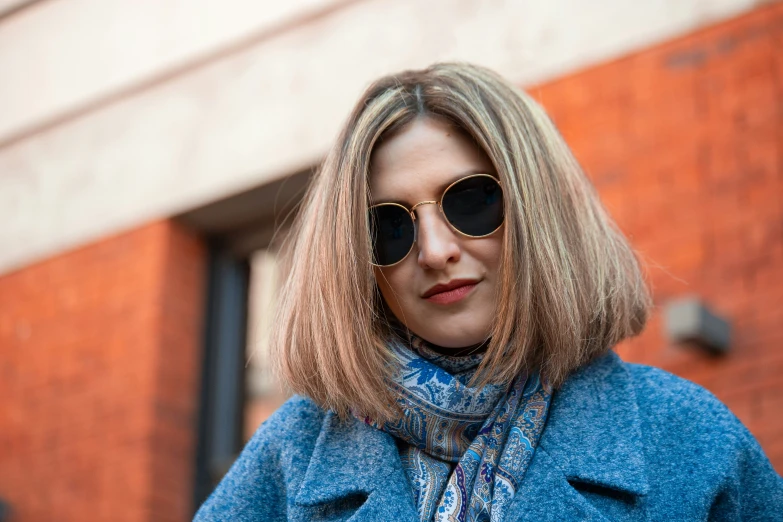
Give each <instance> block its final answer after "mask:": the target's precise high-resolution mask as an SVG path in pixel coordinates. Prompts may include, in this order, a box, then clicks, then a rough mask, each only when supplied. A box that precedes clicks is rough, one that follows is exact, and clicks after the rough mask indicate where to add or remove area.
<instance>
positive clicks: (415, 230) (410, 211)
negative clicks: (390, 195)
mask: <svg viewBox="0 0 783 522" xmlns="http://www.w3.org/2000/svg"><path fill="white" fill-rule="evenodd" d="M479 177H484V178H492V180H493V181H495V182H496V183H497V184H498V187H499V188H500V195H501V197H503V196H505V194H504V192H503V185H502V184H501V183H500V180H499V179H498V178H496V177H495V176H493V175H491V174H470V175H469V176H465V177H464V178H460V179H458V180H456V181H453V182H452V183H451V184H449V186H448V187H446V188H445V189H443V193H442V194H441V195H440V199H439V200H437V201H420V202H418V203H416V204H415V205H413V206H412V207H411V208H408V207H406V206H405V205H402V204H400V203H392V202H388V203H376V204H375V205H371V206H370V207H369V208H368V209H367V212H368V213H369V212H370V211H371V210H372V209H374V208H375V207H381V206H385V205H386V206H394V207H400V208H403V209H405V211H406V212H407V213H408V214H410V216H411V220H412V221H413V242H412V243H411V247H410V248H409V249H408V251H407V252H406V253H405V255H404V256H402V258H401V259H400V260H399V261H397V262H396V263H392V264H390V265H379V264H376V263H373V262H372V261H370V264H371V265H372V266H377V267H378V268H388V267H390V266H395V265H398V264H400V263H402V262H403V261H405V259H407V257H408V255H409V254H410V253H411V251H412V250H413V245H415V244H416V243H417V242H418V240H419V237H418V236H419V234H418V228H417V227H416V214H415V212H414V211H415V210H416V209H417V208H419V207H420V206H422V205H438V210H439V211H440V215H441V216H443V220H444V221H445V222H446V223H448V225H449V227H450V228H451V229H452V230H453V231H454V232H456V233H457V234H459V235H461V236H464V237H469V238H471V239H480V238H482V237H489V236H491V235H492V234H494V233H495V232H497V231H498V230H500V227H502V226H503V223H505V222H506V213H505V212H503V221H501V222H500V224H499V225H498V226H497V228H496V229H495V230H493V231H492V232H490V233H489V234H484V235H481V236H471V235H470V234H466V233H464V232H462V231H461V230H459V229H457V227H455V226H454V225H453V224H452V223H451V221H449V218H448V217H446V213H445V212H443V197H444V196H445V195H446V193H447V192H448V191H449V190H450V189H451V187H453V186H454V185H456V184H457V183H461V182H463V181H465V180H466V179H471V178H479ZM373 250H374V249H373ZM371 258H372V256H371Z"/></svg>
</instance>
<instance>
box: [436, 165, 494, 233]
mask: <svg viewBox="0 0 783 522" xmlns="http://www.w3.org/2000/svg"><path fill="white" fill-rule="evenodd" d="M442 205H443V213H444V214H445V215H446V219H448V220H449V222H450V223H451V224H452V225H453V226H454V228H456V229H457V230H459V231H460V232H462V233H463V234H466V235H468V236H486V235H488V234H491V233H492V232H494V231H495V230H497V229H498V227H499V226H500V225H501V224H502V223H503V190H502V189H501V188H500V184H499V183H498V181H497V180H496V179H495V178H493V177H491V176H474V177H471V178H466V179H463V180H462V181H459V182H457V183H455V184H454V185H452V186H451V188H449V189H448V190H447V191H446V193H445V194H444V195H443V203H442Z"/></svg>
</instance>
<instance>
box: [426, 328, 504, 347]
mask: <svg viewBox="0 0 783 522" xmlns="http://www.w3.org/2000/svg"><path fill="white" fill-rule="evenodd" d="M420 330H421V333H419V332H417V331H416V330H413V329H412V328H411V331H412V332H413V333H414V334H416V335H417V336H419V337H421V338H422V339H424V340H425V341H427V342H428V343H431V344H434V345H436V346H439V347H441V348H453V349H455V350H456V349H458V348H465V347H468V346H474V345H477V344H480V343H483V342H484V341H486V340H487V337H488V336H489V329H488V328H476V329H475V330H474V329H470V330H467V329H466V330H461V329H449V330H448V331H442V330H441V331H433V330H432V329H427V328H422V329H420ZM460 330H461V331H460Z"/></svg>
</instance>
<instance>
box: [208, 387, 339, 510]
mask: <svg viewBox="0 0 783 522" xmlns="http://www.w3.org/2000/svg"><path fill="white" fill-rule="evenodd" d="M324 416H325V412H324V411H323V410H322V409H320V408H319V407H318V406H316V404H315V403H314V402H313V401H312V400H310V399H308V398H305V397H300V396H294V397H292V398H291V399H289V400H288V401H286V403H285V404H283V405H282V406H281V407H280V408H279V409H278V410H277V411H276V412H275V413H273V414H272V415H271V416H270V417H269V418H268V419H267V420H266V421H265V422H264V423H263V424H262V425H261V426H260V427H259V428H258V430H257V431H256V433H255V434H254V435H253V437H252V438H251V439H250V441H248V443H247V444H246V445H245V448H244V449H243V450H242V453H241V454H240V455H239V457H238V458H237V460H236V461H235V462H234V464H233V466H232V467H231V469H230V470H229V472H228V473H227V474H226V476H225V477H224V478H223V480H222V481H221V482H220V484H219V485H218V487H217V488H216V489H215V491H214V492H213V493H212V495H211V496H210V497H209V499H207V501H206V502H205V503H204V505H203V506H202V507H201V508H200V509H199V512H198V513H197V514H196V519H195V520H226V519H232V520H234V519H236V520H240V519H241V520H245V519H254V517H255V518H259V517H260V518H259V519H264V520H273V519H274V517H272V514H279V513H285V511H286V509H285V506H286V505H287V503H288V499H289V498H291V496H292V493H293V492H296V491H297V490H298V488H299V485H300V483H301V481H302V478H303V476H304V473H305V471H306V470H307V465H308V463H309V461H310V456H311V455H312V452H313V448H314V447H315V444H316V440H317V439H318V435H319V433H320V432H321V425H322V424H323V419H324ZM264 517H272V518H264Z"/></svg>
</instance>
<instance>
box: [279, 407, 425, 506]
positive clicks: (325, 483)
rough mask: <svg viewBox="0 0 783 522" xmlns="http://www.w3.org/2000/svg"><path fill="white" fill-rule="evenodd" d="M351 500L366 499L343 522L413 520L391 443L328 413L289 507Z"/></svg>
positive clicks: (408, 493) (382, 435)
mask: <svg viewBox="0 0 783 522" xmlns="http://www.w3.org/2000/svg"><path fill="white" fill-rule="evenodd" d="M356 495H362V496H364V495H366V496H367V499H366V501H365V502H364V504H363V505H362V506H361V507H360V508H359V510H358V511H357V512H356V513H354V515H353V516H352V517H351V518H350V519H349V520H357V521H358V520H367V521H370V520H379V521H380V520H389V518H388V516H389V513H394V514H396V515H398V516H399V518H398V520H416V519H417V518H418V517H417V514H416V508H415V507H414V505H413V496H412V492H411V487H410V484H409V483H408V479H407V476H406V475H405V471H404V470H403V469H402V463H401V462H400V457H399V452H398V450H397V445H396V443H395V442H394V438H393V437H392V436H391V435H389V434H387V433H384V432H382V431H379V430H377V429H375V428H372V427H370V426H367V425H366V424H364V423H363V422H360V421H359V420H357V419H354V418H350V419H348V421H347V422H341V421H340V420H339V418H338V417H337V415H336V414H335V413H334V412H331V411H329V412H327V413H326V416H325V418H324V422H323V425H322V427H321V433H320V434H319V436H318V440H317V441H316V443H315V449H314V450H313V454H312V457H311V458H310V464H309V466H308V468H307V471H306V473H305V476H304V479H303V481H302V485H301V486H300V488H299V492H298V494H297V496H296V499H295V500H294V502H295V503H296V504H298V505H300V506H305V507H308V506H317V505H319V504H328V503H331V502H335V501H338V500H341V499H346V498H348V497H352V496H356Z"/></svg>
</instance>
